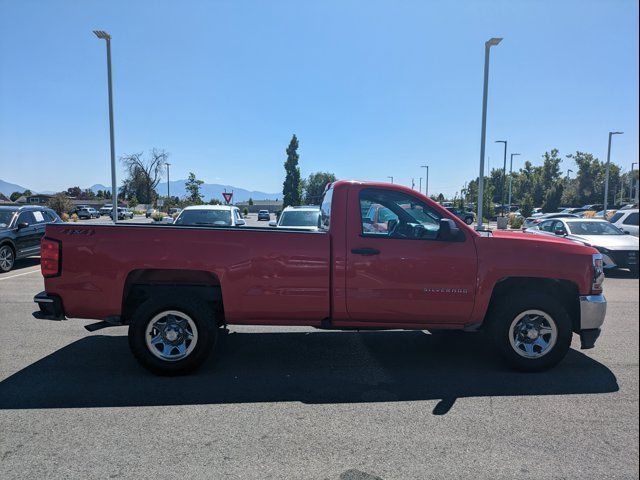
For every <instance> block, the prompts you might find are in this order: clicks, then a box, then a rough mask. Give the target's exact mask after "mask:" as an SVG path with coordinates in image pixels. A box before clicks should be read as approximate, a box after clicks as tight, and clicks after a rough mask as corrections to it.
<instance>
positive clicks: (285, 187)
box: [282, 134, 302, 207]
mask: <svg viewBox="0 0 640 480" xmlns="http://www.w3.org/2000/svg"><path fill="white" fill-rule="evenodd" d="M286 152H287V160H286V161H285V162H284V170H285V173H286V175H285V179H284V183H283V184H282V195H283V199H282V202H283V207H288V206H293V205H300V203H301V201H302V188H301V187H302V185H301V182H300V167H299V166H298V160H299V158H300V156H299V155H298V138H297V137H296V136H295V134H294V135H293V137H291V142H289V146H288V147H287V150H286Z"/></svg>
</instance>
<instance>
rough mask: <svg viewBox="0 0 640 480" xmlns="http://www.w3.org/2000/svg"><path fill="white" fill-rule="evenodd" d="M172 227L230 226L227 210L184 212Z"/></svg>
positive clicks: (229, 214)
mask: <svg viewBox="0 0 640 480" xmlns="http://www.w3.org/2000/svg"><path fill="white" fill-rule="evenodd" d="M174 225H217V226H231V212H230V211H229V210H184V211H183V212H182V213H181V214H180V215H179V216H178V218H176V221H175V222H174Z"/></svg>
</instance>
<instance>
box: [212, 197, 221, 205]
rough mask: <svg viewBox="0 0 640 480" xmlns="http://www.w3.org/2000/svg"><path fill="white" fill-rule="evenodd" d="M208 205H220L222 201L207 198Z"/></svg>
mask: <svg viewBox="0 0 640 480" xmlns="http://www.w3.org/2000/svg"><path fill="white" fill-rule="evenodd" d="M209 205H222V202H221V201H220V200H218V199H217V198H212V199H211V200H209Z"/></svg>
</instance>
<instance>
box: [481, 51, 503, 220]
mask: <svg viewBox="0 0 640 480" xmlns="http://www.w3.org/2000/svg"><path fill="white" fill-rule="evenodd" d="M501 41H502V38H491V39H489V40H487V41H486V42H485V44H484V86H483V89H482V130H481V133H480V174H479V175H478V226H477V228H478V230H480V229H481V228H482V204H483V200H484V147H485V142H486V138H487V96H488V93H489V50H490V49H491V47H495V46H496V45H498V44H499V43H500V42H501Z"/></svg>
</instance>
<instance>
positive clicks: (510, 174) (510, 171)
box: [509, 153, 520, 210]
mask: <svg viewBox="0 0 640 480" xmlns="http://www.w3.org/2000/svg"><path fill="white" fill-rule="evenodd" d="M515 155H520V154H519V153H512V154H511V163H510V164H509V210H511V183H512V182H513V157H514V156H515Z"/></svg>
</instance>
